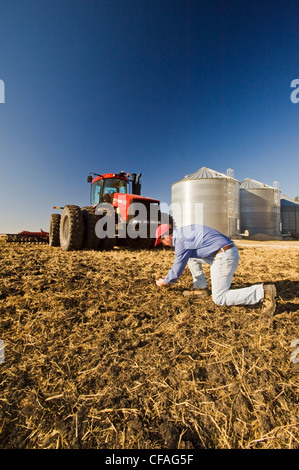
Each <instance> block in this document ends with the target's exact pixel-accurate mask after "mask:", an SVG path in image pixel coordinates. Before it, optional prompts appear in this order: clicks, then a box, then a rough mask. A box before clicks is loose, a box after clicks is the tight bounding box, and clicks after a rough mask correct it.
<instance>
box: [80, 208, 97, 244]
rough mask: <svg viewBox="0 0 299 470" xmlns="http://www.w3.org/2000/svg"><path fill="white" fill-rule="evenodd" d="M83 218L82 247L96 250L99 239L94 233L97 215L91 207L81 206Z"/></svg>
mask: <svg viewBox="0 0 299 470" xmlns="http://www.w3.org/2000/svg"><path fill="white" fill-rule="evenodd" d="M81 210H82V213H83V219H84V236H83V243H82V248H85V249H87V250H98V249H99V248H100V239H99V238H98V237H97V235H96V223H97V221H98V220H99V216H97V215H96V214H95V210H94V208H93V207H90V206H87V207H82V209H81Z"/></svg>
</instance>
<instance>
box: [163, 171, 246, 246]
mask: <svg viewBox="0 0 299 470" xmlns="http://www.w3.org/2000/svg"><path fill="white" fill-rule="evenodd" d="M232 174H233V172H232V170H229V175H225V174H223V173H219V172H217V171H214V170H211V169H209V168H206V167H202V168H201V169H199V170H198V171H196V172H195V173H192V174H190V175H186V176H185V177H184V178H183V179H182V180H180V181H178V182H176V183H174V184H173V185H172V187H171V207H172V216H173V219H174V222H175V224H176V226H185V225H189V224H193V223H203V224H204V225H208V226H209V227H212V228H215V229H216V230H219V231H220V232H222V233H224V234H225V235H227V236H230V237H232V236H234V235H236V234H237V233H238V232H239V219H240V203H239V202H240V201H239V191H240V183H239V181H237V180H236V179H234V178H233V176H232Z"/></svg>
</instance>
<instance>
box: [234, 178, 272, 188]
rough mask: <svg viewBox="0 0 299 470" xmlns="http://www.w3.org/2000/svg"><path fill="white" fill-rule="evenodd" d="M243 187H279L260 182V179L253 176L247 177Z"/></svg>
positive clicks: (242, 184)
mask: <svg viewBox="0 0 299 470" xmlns="http://www.w3.org/2000/svg"><path fill="white" fill-rule="evenodd" d="M240 188H241V189H277V188H274V187H273V186H269V185H268V184H265V183H260V181H256V180H252V179H251V178H245V180H244V181H242V183H241V185H240Z"/></svg>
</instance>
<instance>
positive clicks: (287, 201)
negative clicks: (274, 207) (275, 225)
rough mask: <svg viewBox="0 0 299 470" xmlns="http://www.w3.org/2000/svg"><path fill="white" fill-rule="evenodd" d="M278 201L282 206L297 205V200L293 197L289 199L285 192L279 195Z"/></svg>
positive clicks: (298, 202)
mask: <svg viewBox="0 0 299 470" xmlns="http://www.w3.org/2000/svg"><path fill="white" fill-rule="evenodd" d="M280 202H281V205H282V206H299V201H295V200H294V199H291V198H290V197H288V196H286V195H285V194H283V195H282V196H281V198H280Z"/></svg>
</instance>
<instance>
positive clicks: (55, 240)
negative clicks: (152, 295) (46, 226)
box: [49, 214, 61, 246]
mask: <svg viewBox="0 0 299 470" xmlns="http://www.w3.org/2000/svg"><path fill="white" fill-rule="evenodd" d="M60 219H61V215H60V214H51V217H50V230H49V245H50V246H60V237H59V229H60Z"/></svg>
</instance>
